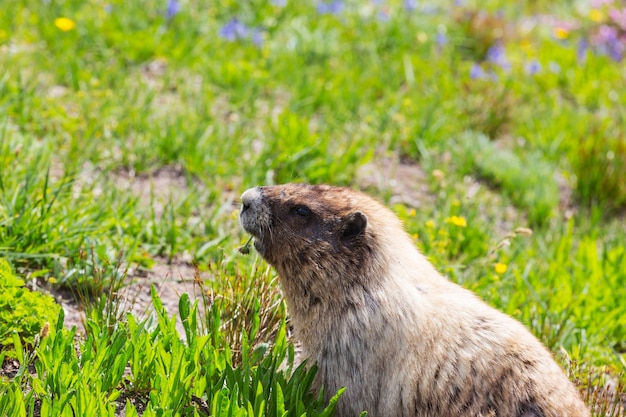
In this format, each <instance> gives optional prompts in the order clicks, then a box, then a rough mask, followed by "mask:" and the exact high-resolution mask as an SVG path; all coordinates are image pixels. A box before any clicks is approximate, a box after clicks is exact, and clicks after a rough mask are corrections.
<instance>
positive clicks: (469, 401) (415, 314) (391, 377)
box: [240, 184, 589, 417]
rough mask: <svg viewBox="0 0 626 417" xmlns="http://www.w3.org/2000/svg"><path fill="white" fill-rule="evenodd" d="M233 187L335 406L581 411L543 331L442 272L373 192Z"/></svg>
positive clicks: (546, 416) (417, 412)
mask: <svg viewBox="0 0 626 417" xmlns="http://www.w3.org/2000/svg"><path fill="white" fill-rule="evenodd" d="M241 199H242V207H241V213H240V220H241V223H242V225H243V228H244V229H245V230H246V231H247V232H248V233H250V234H251V235H252V237H253V238H254V247H255V248H256V250H257V251H258V253H259V254H260V255H261V256H262V257H263V258H265V259H266V260H267V262H269V263H270V264H271V265H273V266H274V267H275V268H276V270H277V272H278V275H279V279H280V283H281V286H282V289H283V293H284V296H285V297H286V300H287V307H288V311H289V314H290V317H291V321H292V323H293V328H294V333H295V336H296V338H297V340H298V341H300V342H301V344H302V349H303V355H304V357H306V358H308V360H309V361H312V362H316V363H317V366H318V373H317V375H316V385H317V386H323V387H324V391H325V393H326V395H327V398H328V397H330V396H331V395H333V394H334V393H336V392H337V390H339V389H340V388H341V387H346V391H345V392H344V393H343V395H342V396H341V398H340V400H339V402H338V405H337V415H338V416H343V417H353V416H359V414H360V413H361V412H362V411H363V410H365V411H367V415H368V416H369V417H395V416H398V417H400V416H404V417H418V416H419V417H421V416H423V417H426V416H429V417H435V416H441V417H444V416H445V417H454V416H467V417H469V416H503V417H505V416H506V417H564V416H568V417H578V416H589V411H588V409H587V408H586V407H585V405H584V403H583V401H582V399H581V397H580V395H579V393H578V392H577V390H576V388H575V387H574V385H573V384H572V383H571V382H570V381H569V380H568V379H567V377H566V376H565V374H564V373H563V371H562V370H561V369H560V367H559V366H558V365H557V364H556V362H555V361H554V359H553V358H552V355H551V354H550V352H549V351H548V350H547V349H546V348H545V347H544V346H543V345H542V344H541V342H539V340H538V339H537V338H535V337H534V336H533V335H532V334H531V333H530V332H529V331H528V330H527V329H526V328H525V327H524V326H523V325H522V324H521V323H519V322H518V321H516V320H514V319H513V318H511V317H509V316H507V315H505V314H504V313H502V312H500V311H498V310H496V309H494V308H492V307H490V306H488V305H487V304H486V303H484V302H483V301H481V300H479V299H478V298H477V297H476V296H475V295H474V294H473V293H472V292H470V291H468V290H466V289H464V288H462V287H460V286H459V285H456V284H454V283H452V282H450V281H449V280H447V279H446V278H444V277H443V276H442V275H440V274H439V273H438V272H437V271H436V270H435V268H434V267H433V266H432V265H431V264H430V263H429V262H428V261H427V260H426V258H425V257H424V256H423V255H422V254H421V253H419V252H418V250H417V249H416V247H415V245H414V242H413V241H412V240H411V238H410V237H409V236H408V235H407V233H406V232H405V231H404V229H403V227H402V225H401V223H400V221H399V220H398V218H397V217H396V216H395V215H394V214H393V212H392V211H391V210H389V209H387V208H386V207H385V206H384V205H383V204H381V203H379V202H378V201H376V200H375V199H373V198H371V197H369V196H367V195H365V194H362V193H360V192H357V191H354V190H352V189H349V188H340V187H332V186H328V185H308V184H286V185H277V186H268V187H258V188H252V189H249V190H247V191H246V192H245V193H244V194H243V195H242V197H241Z"/></svg>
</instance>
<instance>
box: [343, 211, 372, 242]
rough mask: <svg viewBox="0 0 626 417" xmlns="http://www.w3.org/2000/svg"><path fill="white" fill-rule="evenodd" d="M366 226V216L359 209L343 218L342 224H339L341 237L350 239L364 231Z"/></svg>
mask: <svg viewBox="0 0 626 417" xmlns="http://www.w3.org/2000/svg"><path fill="white" fill-rule="evenodd" d="M366 227H367V217H366V216H365V214H363V213H361V212H360V211H355V212H354V213H350V214H348V215H346V216H345V217H344V218H343V224H342V225H341V237H342V238H343V239H350V238H353V237H355V236H358V235H360V234H361V233H363V232H364V231H365V228H366Z"/></svg>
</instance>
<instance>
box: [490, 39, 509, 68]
mask: <svg viewBox="0 0 626 417" xmlns="http://www.w3.org/2000/svg"><path fill="white" fill-rule="evenodd" d="M487 61H488V62H491V63H492V64H495V65H497V66H499V67H500V68H502V69H503V70H506V71H508V70H509V69H511V63H510V62H509V60H508V59H507V57H506V54H505V49H504V46H503V45H502V43H501V42H496V43H494V44H493V45H491V48H489V50H488V51H487Z"/></svg>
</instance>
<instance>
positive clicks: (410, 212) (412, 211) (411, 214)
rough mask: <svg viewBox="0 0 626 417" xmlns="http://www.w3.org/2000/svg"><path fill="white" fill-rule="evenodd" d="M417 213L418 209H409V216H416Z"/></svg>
mask: <svg viewBox="0 0 626 417" xmlns="http://www.w3.org/2000/svg"><path fill="white" fill-rule="evenodd" d="M416 215H417V211H415V209H411V210H409V216H411V217H415V216H416Z"/></svg>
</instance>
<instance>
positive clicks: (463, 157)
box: [454, 133, 559, 225]
mask: <svg viewBox="0 0 626 417" xmlns="http://www.w3.org/2000/svg"><path fill="white" fill-rule="evenodd" d="M454 154H455V162H456V163H458V165H459V168H460V170H461V172H466V173H474V174H476V175H477V176H478V177H479V178H481V179H484V180H486V181H488V182H489V183H491V184H493V185H494V186H496V187H499V188H500V189H501V191H502V193H503V194H504V195H506V196H508V197H509V198H511V200H513V202H514V203H515V204H516V205H518V206H519V207H521V208H523V209H525V210H527V213H528V218H529V221H530V223H531V224H538V225H542V224H545V223H546V222H547V221H549V220H550V218H551V216H552V214H553V211H554V210H555V209H556V207H557V205H558V203H559V190H558V187H557V184H556V180H555V178H554V171H553V169H552V167H551V165H550V164H548V163H546V162H545V161H544V160H543V157H542V156H541V154H539V153H537V152H531V153H528V154H526V155H524V157H523V158H522V157H520V156H518V155H517V154H516V153H514V152H512V151H511V150H509V149H501V148H499V147H498V146H497V145H496V144H494V143H493V142H490V141H489V140H488V139H487V138H486V137H485V136H483V135H480V134H473V133H466V134H464V135H462V136H461V137H459V138H458V139H457V140H456V141H455V147H454Z"/></svg>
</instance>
